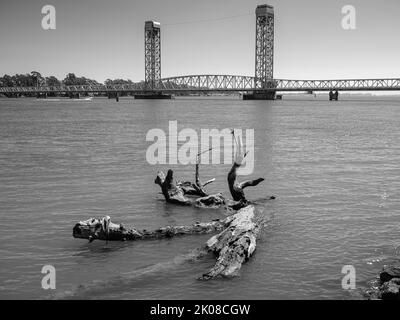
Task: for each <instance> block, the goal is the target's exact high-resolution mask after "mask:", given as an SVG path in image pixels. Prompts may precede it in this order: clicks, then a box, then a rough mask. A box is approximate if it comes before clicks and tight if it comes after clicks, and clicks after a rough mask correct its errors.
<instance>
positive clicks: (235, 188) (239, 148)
mask: <svg viewBox="0 0 400 320" xmlns="http://www.w3.org/2000/svg"><path fill="white" fill-rule="evenodd" d="M232 135H233V139H234V141H235V146H236V153H235V158H234V161H233V165H232V168H231V170H230V171H229V173H228V186H229V191H230V193H231V195H232V198H233V200H235V201H239V202H241V203H248V201H247V199H246V197H245V195H244V189H245V188H247V187H254V186H256V185H258V184H259V183H260V182H262V181H264V178H258V179H255V180H246V181H243V182H238V181H237V170H238V169H239V168H240V167H241V166H242V164H243V161H244V159H245V158H246V155H247V153H248V152H244V150H243V145H242V140H241V138H240V136H239V137H238V139H236V137H235V132H234V130H232Z"/></svg>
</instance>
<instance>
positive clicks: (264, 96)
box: [243, 92, 276, 100]
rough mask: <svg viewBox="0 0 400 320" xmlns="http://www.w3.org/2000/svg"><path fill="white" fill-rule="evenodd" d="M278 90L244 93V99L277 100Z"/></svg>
mask: <svg viewBox="0 0 400 320" xmlns="http://www.w3.org/2000/svg"><path fill="white" fill-rule="evenodd" d="M275 99H276V92H253V93H249V94H244V95H243V100H275Z"/></svg>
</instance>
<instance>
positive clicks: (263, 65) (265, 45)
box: [243, 4, 277, 100]
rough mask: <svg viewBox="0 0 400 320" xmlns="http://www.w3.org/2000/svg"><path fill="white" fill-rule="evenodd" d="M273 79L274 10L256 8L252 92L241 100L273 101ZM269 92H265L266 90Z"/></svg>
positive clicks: (263, 7) (274, 86) (261, 6)
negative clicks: (253, 89)
mask: <svg viewBox="0 0 400 320" xmlns="http://www.w3.org/2000/svg"><path fill="white" fill-rule="evenodd" d="M273 78H274V8H273V7H272V6H269V5H266V4H264V5H259V6H257V8H256V64H255V79H254V88H256V91H254V92H253V93H251V94H246V95H243V100H275V95H276V91H272V90H273V89H274V88H276V86H277V84H276V82H275V81H274V80H273ZM268 89H269V90H271V91H267V90H268Z"/></svg>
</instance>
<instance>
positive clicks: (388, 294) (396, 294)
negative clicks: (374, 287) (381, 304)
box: [380, 278, 400, 300]
mask: <svg viewBox="0 0 400 320" xmlns="http://www.w3.org/2000/svg"><path fill="white" fill-rule="evenodd" d="M380 290H381V294H380V296H381V299H382V300H400V278H393V279H391V280H389V281H388V282H385V283H384V284H383V285H382V287H381V288H380Z"/></svg>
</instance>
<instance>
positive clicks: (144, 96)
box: [134, 92, 172, 100]
mask: <svg viewBox="0 0 400 320" xmlns="http://www.w3.org/2000/svg"><path fill="white" fill-rule="evenodd" d="M134 97H135V99H167V100H168V99H171V98H172V96H171V95H170V94H164V93H162V92H149V93H144V94H135V95H134Z"/></svg>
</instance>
